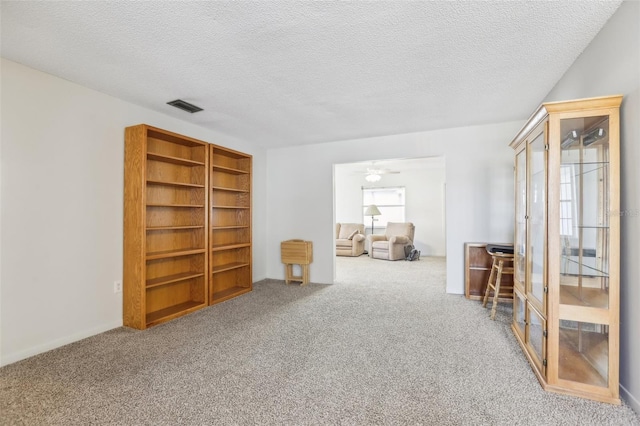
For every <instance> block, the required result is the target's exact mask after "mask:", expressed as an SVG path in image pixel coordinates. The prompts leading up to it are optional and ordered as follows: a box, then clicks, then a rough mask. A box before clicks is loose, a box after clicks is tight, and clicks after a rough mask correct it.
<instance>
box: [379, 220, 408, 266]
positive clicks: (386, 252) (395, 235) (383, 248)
mask: <svg viewBox="0 0 640 426" xmlns="http://www.w3.org/2000/svg"><path fill="white" fill-rule="evenodd" d="M415 229H416V228H415V226H413V223H411V222H402V223H399V222H388V223H387V229H386V230H385V233H384V235H369V256H371V257H373V258H374V259H386V260H402V259H404V258H405V254H404V246H406V245H408V244H413V234H414V232H415Z"/></svg>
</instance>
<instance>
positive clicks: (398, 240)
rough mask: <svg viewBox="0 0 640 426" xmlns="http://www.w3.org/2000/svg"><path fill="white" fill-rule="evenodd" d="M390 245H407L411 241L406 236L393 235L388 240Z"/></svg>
mask: <svg viewBox="0 0 640 426" xmlns="http://www.w3.org/2000/svg"><path fill="white" fill-rule="evenodd" d="M389 242H390V243H391V244H409V243H410V242H411V240H410V239H409V237H407V236H406V235H394V236H393V237H391V238H389Z"/></svg>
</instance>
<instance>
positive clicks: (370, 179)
mask: <svg viewBox="0 0 640 426" xmlns="http://www.w3.org/2000/svg"><path fill="white" fill-rule="evenodd" d="M364 178H365V179H366V181H367V182H378V181H379V180H380V179H381V176H380V175H379V174H376V173H369V174H368V175H366V176H365V177H364Z"/></svg>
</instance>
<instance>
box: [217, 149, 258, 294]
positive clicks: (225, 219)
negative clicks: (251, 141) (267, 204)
mask: <svg viewBox="0 0 640 426" xmlns="http://www.w3.org/2000/svg"><path fill="white" fill-rule="evenodd" d="M210 156H211V158H210V164H211V167H210V178H209V181H210V184H211V188H210V190H211V207H210V223H211V235H210V238H209V241H210V242H211V246H210V264H211V275H210V277H209V304H214V303H218V302H222V301H224V300H227V299H230V298H232V297H235V296H238V295H240V294H243V293H247V292H249V291H251V289H252V272H251V265H252V261H251V260H252V258H251V256H252V254H251V253H252V247H251V167H252V157H251V156H250V155H247V154H243V153H241V152H237V151H233V150H230V149H227V148H223V147H219V146H216V145H211V149H210Z"/></svg>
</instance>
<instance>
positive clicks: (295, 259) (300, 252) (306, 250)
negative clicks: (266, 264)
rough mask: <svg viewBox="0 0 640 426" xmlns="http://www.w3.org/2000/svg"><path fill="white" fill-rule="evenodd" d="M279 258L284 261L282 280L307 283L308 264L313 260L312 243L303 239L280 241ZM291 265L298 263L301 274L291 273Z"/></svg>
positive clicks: (301, 283)
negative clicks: (283, 276)
mask: <svg viewBox="0 0 640 426" xmlns="http://www.w3.org/2000/svg"><path fill="white" fill-rule="evenodd" d="M280 258H281V260H282V263H284V273H285V280H284V282H285V283H287V284H289V283H290V282H291V281H300V285H305V284H309V264H310V263H311V262H313V243H312V242H311V241H303V240H287V241H283V242H282V243H280ZM293 265H300V268H301V269H302V271H301V274H300V275H298V276H296V275H293Z"/></svg>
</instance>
